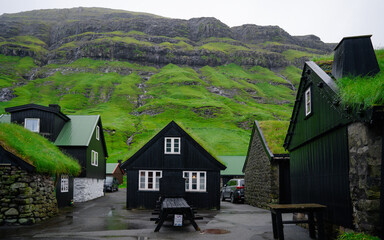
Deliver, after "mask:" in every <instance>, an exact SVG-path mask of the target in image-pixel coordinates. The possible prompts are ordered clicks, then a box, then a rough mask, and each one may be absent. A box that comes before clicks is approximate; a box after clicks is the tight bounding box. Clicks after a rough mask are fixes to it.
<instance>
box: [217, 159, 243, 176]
mask: <svg viewBox="0 0 384 240" xmlns="http://www.w3.org/2000/svg"><path fill="white" fill-rule="evenodd" d="M246 157H247V156H219V157H218V158H219V159H220V160H221V162H223V163H224V164H225V165H226V166H227V168H226V169H225V170H222V171H220V175H244V173H243V171H242V170H243V166H244V162H245V158H246Z"/></svg>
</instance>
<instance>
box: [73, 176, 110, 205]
mask: <svg viewBox="0 0 384 240" xmlns="http://www.w3.org/2000/svg"><path fill="white" fill-rule="evenodd" d="M103 190H104V179H96V178H75V179H74V180H73V201H74V202H75V203H76V202H86V201H89V200H92V199H95V198H98V197H102V196H104V191H103Z"/></svg>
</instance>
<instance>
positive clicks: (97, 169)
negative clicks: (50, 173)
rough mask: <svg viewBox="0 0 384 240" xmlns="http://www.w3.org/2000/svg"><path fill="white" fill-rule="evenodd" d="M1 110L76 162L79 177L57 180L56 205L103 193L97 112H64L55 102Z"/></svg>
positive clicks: (102, 147) (103, 150)
mask: <svg viewBox="0 0 384 240" xmlns="http://www.w3.org/2000/svg"><path fill="white" fill-rule="evenodd" d="M5 111H6V112H8V113H10V121H11V122H12V123H16V124H19V125H22V126H24V127H25V128H27V129H29V130H31V131H32V132H36V133H39V134H40V135H42V136H44V137H45V138H47V139H48V140H50V141H51V142H53V143H54V144H55V145H56V146H58V147H59V148H60V149H61V150H62V151H63V152H65V153H67V154H69V155H71V156H72V157H74V158H75V159H77V161H78V162H79V164H80V166H81V173H80V175H79V177H76V178H72V177H71V176H68V175H63V176H60V179H58V181H57V182H58V184H57V191H56V193H57V196H58V199H59V201H58V202H59V206H65V205H67V203H68V202H70V201H71V200H72V199H73V201H74V202H84V201H88V200H91V199H94V198H97V197H101V196H103V195H104V192H103V188H104V179H105V170H106V158H107V157H108V153H107V148H106V144H105V140H104V134H103V126H102V124H101V118H100V116H99V115H66V114H64V113H62V112H61V108H60V106H59V105H56V104H51V105H49V106H48V107H46V106H41V105H37V104H26V105H21V106H15V107H10V108H6V109H5ZM72 183H73V184H72ZM62 184H64V185H66V186H68V187H62ZM71 192H73V194H71ZM64 196H65V197H64ZM61 200H62V202H61Z"/></svg>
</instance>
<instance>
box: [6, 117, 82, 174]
mask: <svg viewBox="0 0 384 240" xmlns="http://www.w3.org/2000/svg"><path fill="white" fill-rule="evenodd" d="M0 145H1V146H2V147H3V148H4V149H6V150H7V151H9V152H11V153H12V154H14V155H16V156H17V157H19V158H21V159H22V160H24V161H25V162H27V163H29V164H31V165H33V166H35V167H36V171H37V172H39V173H46V174H62V173H65V174H70V175H73V176H76V175H78V174H79V173H80V171H81V167H80V165H79V163H78V162H77V161H76V160H75V159H73V158H71V157H69V156H67V155H65V154H64V153H62V152H61V151H60V149H59V148H58V147H56V146H55V145H54V144H53V143H51V142H50V141H48V140H47V139H45V138H44V137H42V136H40V135H39V134H36V133H33V132H31V131H29V130H27V129H25V128H23V127H22V126H19V125H16V124H10V123H0Z"/></svg>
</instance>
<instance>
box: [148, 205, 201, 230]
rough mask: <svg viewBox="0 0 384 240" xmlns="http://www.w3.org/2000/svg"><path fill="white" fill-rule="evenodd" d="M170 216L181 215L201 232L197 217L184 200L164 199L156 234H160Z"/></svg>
mask: <svg viewBox="0 0 384 240" xmlns="http://www.w3.org/2000/svg"><path fill="white" fill-rule="evenodd" d="M169 214H173V215H174V214H179V215H182V216H183V218H186V219H188V220H189V221H190V222H191V223H192V225H193V227H194V228H195V230H196V231H199V230H200V228H199V226H198V225H197V224H196V222H195V216H194V212H193V209H192V208H191V206H189V204H188V203H187V201H185V199H184V198H164V200H163V201H162V203H161V207H160V212H159V221H158V223H157V226H156V228H155V232H158V231H159V230H160V228H161V226H162V225H163V223H164V221H165V220H166V219H167V217H168V215H169Z"/></svg>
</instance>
